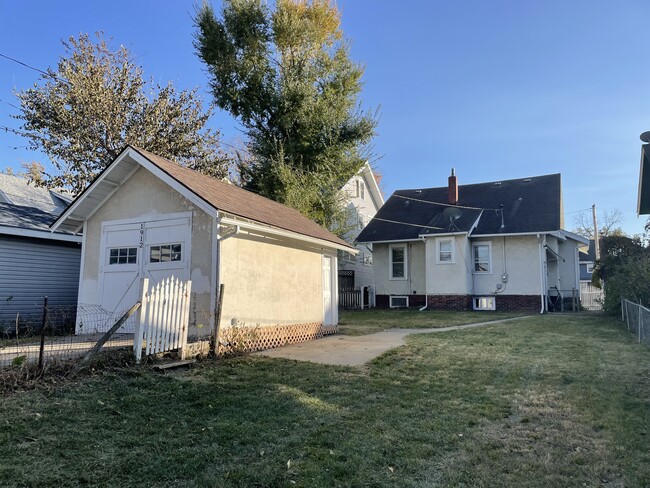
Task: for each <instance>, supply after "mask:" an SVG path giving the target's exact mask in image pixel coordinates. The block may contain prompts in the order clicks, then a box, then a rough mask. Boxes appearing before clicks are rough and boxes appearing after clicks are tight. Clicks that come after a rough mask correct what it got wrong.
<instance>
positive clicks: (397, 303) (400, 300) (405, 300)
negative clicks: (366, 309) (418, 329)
mask: <svg viewBox="0 0 650 488" xmlns="http://www.w3.org/2000/svg"><path fill="white" fill-rule="evenodd" d="M408 306H409V297H407V296H401V297H398V296H395V297H394V296H391V297H390V308H408Z"/></svg>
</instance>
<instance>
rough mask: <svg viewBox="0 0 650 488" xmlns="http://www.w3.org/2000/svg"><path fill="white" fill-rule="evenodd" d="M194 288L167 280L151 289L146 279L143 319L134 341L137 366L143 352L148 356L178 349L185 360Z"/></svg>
mask: <svg viewBox="0 0 650 488" xmlns="http://www.w3.org/2000/svg"><path fill="white" fill-rule="evenodd" d="M191 289H192V282H191V281H186V282H182V281H180V280H178V279H176V278H167V279H165V280H163V281H161V282H159V283H158V284H156V285H155V286H152V287H151V289H149V280H148V279H147V278H145V279H144V280H143V284H142V300H141V302H142V307H141V308H140V320H139V321H138V324H137V326H136V331H135V337H134V340H133V350H134V352H135V359H136V361H137V362H138V363H139V362H140V359H141V358H142V351H143V349H144V352H145V355H147V356H148V355H150V354H157V353H160V352H165V351H171V350H174V349H179V350H180V351H181V359H184V356H185V346H186V345H187V325H188V322H189V315H190V292H191ZM143 342H144V345H143Z"/></svg>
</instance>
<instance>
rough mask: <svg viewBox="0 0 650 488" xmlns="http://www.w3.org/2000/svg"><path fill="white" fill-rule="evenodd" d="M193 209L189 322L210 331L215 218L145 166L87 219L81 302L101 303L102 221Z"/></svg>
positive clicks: (144, 218)
mask: <svg viewBox="0 0 650 488" xmlns="http://www.w3.org/2000/svg"><path fill="white" fill-rule="evenodd" d="M181 212H192V248H191V261H190V279H191V280H192V301H191V304H190V326H199V327H198V330H197V331H192V330H190V334H192V333H193V332H199V333H200V332H201V331H205V333H206V334H207V333H209V329H210V327H209V324H210V318H209V316H210V309H211V307H210V269H211V266H212V253H211V243H212V220H211V218H210V216H208V215H207V214H206V213H205V212H204V211H203V210H201V209H199V208H197V207H196V206H195V205H193V204H192V203H191V202H190V201H189V200H187V199H186V198H184V197H183V196H182V195H180V194H179V193H177V192H176V191H175V190H173V189H172V188H170V187H169V186H167V185H166V184H165V183H163V182H162V181H160V180H159V179H158V178H157V177H156V176H154V175H152V174H151V173H149V171H147V170H146V169H144V168H139V169H138V170H137V171H136V172H135V173H134V174H133V175H131V177H130V178H129V179H128V180H127V181H126V182H125V183H124V184H123V185H122V187H121V188H119V189H118V190H117V191H116V192H115V193H114V194H113V196H112V197H111V198H110V199H109V200H108V201H107V202H105V203H104V204H103V205H102V206H101V207H100V208H99V210H97V212H96V213H95V214H94V215H93V216H92V217H91V218H90V219H89V220H88V221H87V224H86V229H85V233H86V240H85V251H84V263H83V277H82V279H81V283H80V290H79V303H80V304H100V303H101V297H100V296H99V293H100V283H99V279H100V276H99V275H100V270H99V268H100V263H99V260H100V246H101V233H102V222H107V221H115V220H128V219H138V220H139V221H142V222H147V221H150V220H156V219H159V218H160V217H161V216H162V215H165V214H173V213H181Z"/></svg>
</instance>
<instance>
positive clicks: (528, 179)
mask: <svg viewBox="0 0 650 488" xmlns="http://www.w3.org/2000/svg"><path fill="white" fill-rule="evenodd" d="M524 181H525V182H529V181H532V178H524Z"/></svg>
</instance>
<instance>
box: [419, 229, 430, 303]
mask: <svg viewBox="0 0 650 488" xmlns="http://www.w3.org/2000/svg"><path fill="white" fill-rule="evenodd" d="M420 239H422V244H424V306H423V307H420V309H419V311H420V312H422V311H424V310H426V309H427V308H429V298H428V296H427V241H426V238H425V237H424V236H421V237H420Z"/></svg>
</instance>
